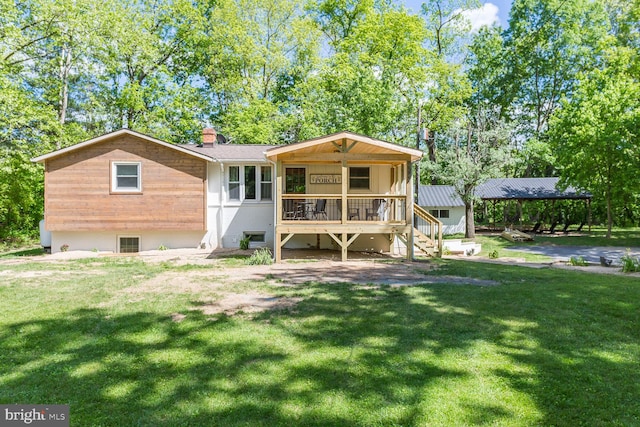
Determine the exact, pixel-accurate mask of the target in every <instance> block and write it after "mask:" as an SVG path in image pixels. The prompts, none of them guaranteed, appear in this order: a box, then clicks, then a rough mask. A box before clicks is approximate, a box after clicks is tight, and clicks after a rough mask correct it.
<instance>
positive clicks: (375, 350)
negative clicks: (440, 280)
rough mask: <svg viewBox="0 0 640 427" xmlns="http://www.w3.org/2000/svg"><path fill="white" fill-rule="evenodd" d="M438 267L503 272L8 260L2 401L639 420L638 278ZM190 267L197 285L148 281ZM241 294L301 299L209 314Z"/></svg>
mask: <svg viewBox="0 0 640 427" xmlns="http://www.w3.org/2000/svg"><path fill="white" fill-rule="evenodd" d="M3 259H5V260H7V259H10V258H6V257H5V258H3ZM433 263H435V264H437V265H439V267H440V268H439V269H437V270H435V271H434V272H433V274H438V275H445V276H468V277H476V278H482V279H491V280H495V281H497V282H499V283H500V284H499V285H497V286H487V287H479V286H470V285H459V284H438V285H421V286H415V287H402V288H391V287H382V288H374V287H364V286H357V285H352V284H349V283H344V284H339V285H335V284H334V285H327V284H322V283H307V284H305V285H300V286H288V287H285V286H279V285H280V284H279V283H277V282H273V281H270V282H251V283H241V284H238V285H235V286H230V285H226V286H223V287H221V288H215V289H210V288H208V287H207V284H208V281H207V273H208V272H209V271H211V272H212V271H214V270H216V269H218V268H220V267H219V266H217V265H216V264H214V263H212V265H211V266H204V267H202V266H199V267H196V266H182V267H176V266H172V265H171V264H170V263H165V264H159V265H147V264H144V263H142V262H141V261H137V260H136V259H129V258H99V259H98V260H96V259H92V260H86V261H68V262H58V263H42V262H39V263H30V264H16V265H13V264H3V265H0V313H2V316H1V317H0V403H33V404H37V403H49V404H55V403H57V404H69V405H70V408H71V425H73V426H132V425H141V426H188V425H194V426H216V425H219V426H278V425H282V426H293V425H296V426H297V425H306V426H328V425H329V426H330V425H335V426H349V425H356V426H357V425H361V426H395V425H398V426H400V425H403V426H414V425H422V426H439V425H440V426H463V425H499V426H530V425H542V426H550V425H555V426H579V425H584V426H604V425H607V426H608V425H614V426H615V425H619V426H633V425H640V279H638V278H634V277H624V276H613V275H596V274H586V273H580V272H573V271H564V270H556V269H532V268H525V267H516V266H502V265H489V264H481V263H468V262H464V261H454V260H438V261H433ZM381 265H383V264H378V265H377V268H381V267H380V266H381ZM425 267H428V263H425ZM194 273H197V278H198V279H197V283H200V284H201V285H202V286H200V287H198V286H191V290H190V292H180V291H178V290H177V288H175V287H172V285H171V284H170V283H165V282H158V285H157V286H158V288H159V289H160V290H161V291H160V292H152V291H148V290H147V292H138V291H139V290H140V289H143V288H144V286H143V285H144V284H145V283H147V284H148V283H150V282H149V281H154V280H159V279H160V278H162V277H165V278H166V277H174V278H175V280H176V281H180V280H183V279H181V278H182V277H183V276H184V275H187V274H194ZM136 290H138V291H136ZM234 290H235V291H238V292H249V291H260V292H263V293H270V294H273V295H279V296H295V297H301V298H302V301H301V302H300V303H299V304H298V305H297V306H295V307H294V308H291V309H287V310H281V311H271V312H265V313H260V314H253V315H249V314H242V313H241V314H236V315H233V316H225V315H221V314H218V315H212V316H207V315H204V314H202V312H201V311H199V310H198V308H199V307H200V306H201V305H202V304H203V301H207V300H210V299H212V298H213V299H215V298H219V297H220V296H221V295H223V293H224V292H232V291H234ZM176 314H182V315H185V316H186V317H184V319H183V320H182V321H179V322H178V321H175V315H176ZM172 316H173V317H174V319H172Z"/></svg>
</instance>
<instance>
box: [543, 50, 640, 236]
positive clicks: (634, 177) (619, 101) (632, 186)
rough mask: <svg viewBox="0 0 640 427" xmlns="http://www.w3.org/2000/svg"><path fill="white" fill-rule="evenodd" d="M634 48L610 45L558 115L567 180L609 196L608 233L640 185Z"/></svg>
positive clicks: (556, 133) (555, 130)
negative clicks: (619, 212)
mask: <svg viewBox="0 0 640 427" xmlns="http://www.w3.org/2000/svg"><path fill="white" fill-rule="evenodd" d="M634 55H637V52H635V51H634V50H633V49H629V48H625V47H620V46H615V45H614V46H610V47H608V48H607V49H606V51H605V54H604V56H603V62H604V63H603V64H602V67H601V68H600V69H594V70H591V71H589V72H586V73H583V74H581V75H580V77H579V84H578V87H577V90H576V91H575V92H574V93H573V95H572V96H571V97H570V98H569V97H566V98H564V100H563V101H562V108H561V109H559V110H558V111H557V112H556V114H555V115H554V117H553V120H552V126H551V131H550V142H551V144H552V147H553V150H554V151H555V152H556V157H557V161H558V165H559V166H560V172H561V177H562V182H563V183H564V184H565V185H567V184H573V185H576V186H579V187H581V188H583V189H586V190H588V191H591V192H592V193H593V194H594V196H596V197H604V200H605V202H606V214H607V237H611V228H612V226H613V217H614V210H615V208H616V207H617V208H618V209H621V208H622V207H623V206H622V204H623V201H624V200H628V199H629V196H630V195H632V194H637V188H638V186H639V185H640V178H639V177H638V173H637V171H638V167H639V166H640V155H639V154H638V153H640V143H639V140H638V137H639V136H640V101H639V100H640V82H639V81H638V78H637V76H633V75H632V74H630V72H629V71H630V65H631V64H633V58H634Z"/></svg>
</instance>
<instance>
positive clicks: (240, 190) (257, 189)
mask: <svg viewBox="0 0 640 427" xmlns="http://www.w3.org/2000/svg"><path fill="white" fill-rule="evenodd" d="M227 199H228V200H237V201H243V200H251V201H253V200H255V201H260V200H272V199H273V178H272V171H271V166H255V165H244V166H228V167H227Z"/></svg>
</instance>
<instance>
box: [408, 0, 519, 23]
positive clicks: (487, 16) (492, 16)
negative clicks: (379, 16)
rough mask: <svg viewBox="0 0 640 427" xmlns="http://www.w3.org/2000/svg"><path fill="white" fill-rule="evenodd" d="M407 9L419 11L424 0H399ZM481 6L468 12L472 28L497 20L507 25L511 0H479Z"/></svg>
mask: <svg viewBox="0 0 640 427" xmlns="http://www.w3.org/2000/svg"><path fill="white" fill-rule="evenodd" d="M400 2H401V3H403V4H404V5H405V6H406V7H407V9H409V10H412V11H414V12H416V13H418V12H420V6H421V5H422V3H424V0H400ZM481 2H482V4H483V5H482V8H481V9H476V10H475V11H474V12H473V13H470V15H469V18H470V20H471V23H472V26H473V29H477V28H478V27H480V26H482V25H491V24H492V23H493V22H496V21H497V22H498V23H499V24H500V25H501V26H502V27H505V28H506V26H507V24H508V21H509V10H510V9H511V2H512V0H481Z"/></svg>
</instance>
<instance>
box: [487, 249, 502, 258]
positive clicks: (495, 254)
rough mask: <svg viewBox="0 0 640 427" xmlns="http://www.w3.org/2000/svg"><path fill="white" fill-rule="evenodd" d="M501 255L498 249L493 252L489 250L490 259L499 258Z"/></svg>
mask: <svg viewBox="0 0 640 427" xmlns="http://www.w3.org/2000/svg"><path fill="white" fill-rule="evenodd" d="M499 257H500V254H499V253H498V250H497V249H494V250H492V251H491V252H489V259H498V258H499Z"/></svg>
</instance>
